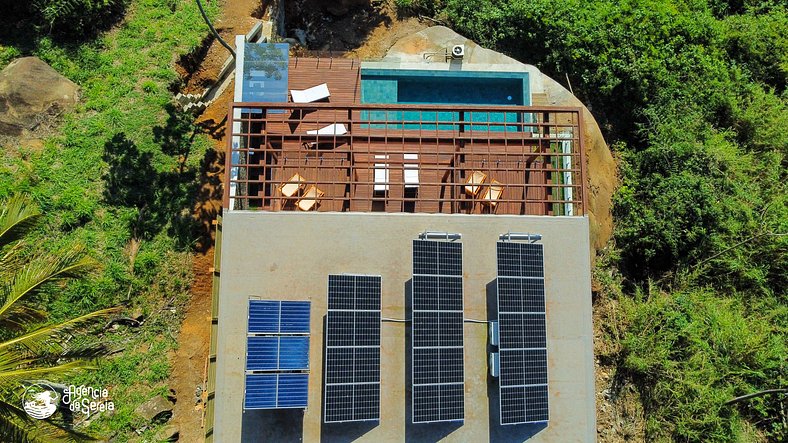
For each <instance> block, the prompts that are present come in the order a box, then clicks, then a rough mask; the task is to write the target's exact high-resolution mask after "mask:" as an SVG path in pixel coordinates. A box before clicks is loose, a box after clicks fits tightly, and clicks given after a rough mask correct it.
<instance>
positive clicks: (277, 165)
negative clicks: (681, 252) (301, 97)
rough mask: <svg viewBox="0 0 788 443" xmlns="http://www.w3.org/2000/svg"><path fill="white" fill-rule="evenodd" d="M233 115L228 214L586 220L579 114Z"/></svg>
mask: <svg viewBox="0 0 788 443" xmlns="http://www.w3.org/2000/svg"><path fill="white" fill-rule="evenodd" d="M229 115H230V116H231V117H230V118H229V119H228V137H227V140H228V155H227V157H226V165H225V166H226V169H225V170H226V179H225V187H224V208H225V209H229V210H232V209H260V210H267V211H280V210H313V211H359V212H374V211H384V212H429V213H483V214H486V213H490V214H532V215H584V214H586V211H587V210H586V201H587V197H586V193H587V191H586V185H585V184H586V172H585V170H586V160H585V151H584V147H583V137H582V128H583V121H582V119H583V116H582V112H581V109H580V108H568V107H543V106H541V107H533V106H477V105H402V104H375V105H372V104H366V105H346V106H338V105H335V104H330V103H310V104H297V103H233V104H231V106H230V114H229ZM321 128H323V129H322V131H321V132H320V133H316V132H315V131H318V130H320V129H321Z"/></svg>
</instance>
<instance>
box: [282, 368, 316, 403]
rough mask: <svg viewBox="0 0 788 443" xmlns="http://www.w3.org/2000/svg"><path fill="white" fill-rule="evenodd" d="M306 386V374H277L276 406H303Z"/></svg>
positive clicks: (307, 378)
mask: <svg viewBox="0 0 788 443" xmlns="http://www.w3.org/2000/svg"><path fill="white" fill-rule="evenodd" d="M308 386H309V375H308V374H279V391H278V393H277V396H276V400H277V407H279V408H305V407H306V405H307V400H308V394H307V393H308Z"/></svg>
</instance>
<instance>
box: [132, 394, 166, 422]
mask: <svg viewBox="0 0 788 443" xmlns="http://www.w3.org/2000/svg"><path fill="white" fill-rule="evenodd" d="M134 413H135V414H137V415H139V416H140V417H142V418H144V419H145V421H146V422H166V421H168V420H169V419H170V418H171V417H172V402H171V401H169V400H167V399H166V398H164V397H162V396H159V395H157V396H155V397H153V398H151V399H150V400H148V401H146V402H145V403H143V404H141V405H139V406H138V407H137V409H135V410H134Z"/></svg>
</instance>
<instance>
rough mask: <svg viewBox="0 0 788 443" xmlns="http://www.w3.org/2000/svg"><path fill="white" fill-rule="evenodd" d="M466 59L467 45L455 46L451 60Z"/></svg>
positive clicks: (452, 49)
mask: <svg viewBox="0 0 788 443" xmlns="http://www.w3.org/2000/svg"><path fill="white" fill-rule="evenodd" d="M463 57H465V45H454V47H453V48H451V58H457V59H459V58H463Z"/></svg>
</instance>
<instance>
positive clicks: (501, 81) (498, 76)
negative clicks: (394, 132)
mask: <svg viewBox="0 0 788 443" xmlns="http://www.w3.org/2000/svg"><path fill="white" fill-rule="evenodd" d="M530 96H531V94H530V88H529V82H528V73H527V72H480V71H427V70H399V69H370V68H363V67H362V69H361V103H398V104H446V105H499V106H500V105H502V106H506V105H512V106H522V105H530V104H531V103H530ZM362 116H363V117H365V118H369V119H370V120H373V121H379V120H387V121H388V122H401V124H391V123H389V124H388V126H389V127H390V128H392V127H396V128H403V127H404V129H419V128H421V129H424V130H430V129H433V130H434V129H440V130H451V129H455V128H456V126H458V125H455V124H451V123H450V122H454V121H459V120H460V113H459V112H437V113H436V112H421V111H374V112H371V111H370V112H365V113H363V115H362ZM464 117H465V121H471V122H473V123H480V124H471V125H465V128H464V129H465V130H481V131H487V130H490V131H519V130H520V127H519V126H517V125H492V126H490V125H485V124H483V123H490V122H493V123H517V122H523V121H530V115H524V114H522V113H517V112H494V113H487V112H472V113H470V114H469V115H465V116H464ZM438 121H439V122H440V123H439V124H424V122H438ZM370 126H371V127H373V128H383V127H385V126H386V124H384V123H372V124H371V125H370Z"/></svg>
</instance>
